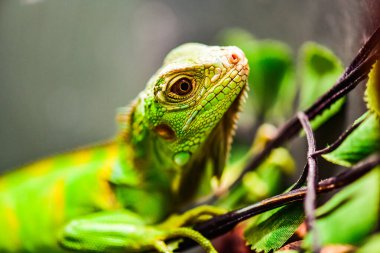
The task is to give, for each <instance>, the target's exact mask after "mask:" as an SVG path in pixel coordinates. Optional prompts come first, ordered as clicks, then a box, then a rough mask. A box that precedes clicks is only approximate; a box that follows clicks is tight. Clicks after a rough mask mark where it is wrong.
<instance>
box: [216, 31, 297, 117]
mask: <svg viewBox="0 0 380 253" xmlns="http://www.w3.org/2000/svg"><path fill="white" fill-rule="evenodd" d="M219 37H220V40H221V43H222V44H224V45H235V46H238V47H240V48H241V49H242V50H243V51H244V53H245V55H246V57H247V58H248V63H249V67H250V69H251V74H250V75H249V80H248V81H249V84H250V86H251V90H252V91H253V92H252V93H251V94H250V95H249V97H248V103H247V104H253V106H252V107H248V108H247V109H248V110H249V109H251V110H252V109H253V110H254V113H255V114H256V115H257V116H259V117H262V118H265V119H267V120H268V119H269V120H270V121H272V122H273V121H275V122H279V121H280V120H282V119H285V117H287V116H288V115H290V113H291V112H292V109H293V108H292V105H293V100H294V97H295V93H296V86H295V73H294V63H293V57H292V51H291V49H290V47H289V46H288V45H286V44H285V43H282V42H279V41H275V40H255V39H254V36H252V35H251V34H250V33H249V32H247V31H244V30H242V29H228V30H225V31H224V32H223V33H222V35H221V36H219ZM251 114H252V113H251Z"/></svg>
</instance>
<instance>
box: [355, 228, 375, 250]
mask: <svg viewBox="0 0 380 253" xmlns="http://www.w3.org/2000/svg"><path fill="white" fill-rule="evenodd" d="M370 252H371V253H376V252H380V233H378V234H375V235H373V236H371V237H370V238H369V240H368V241H367V242H366V243H365V244H364V245H363V246H361V247H360V248H359V249H358V251H356V253H370Z"/></svg>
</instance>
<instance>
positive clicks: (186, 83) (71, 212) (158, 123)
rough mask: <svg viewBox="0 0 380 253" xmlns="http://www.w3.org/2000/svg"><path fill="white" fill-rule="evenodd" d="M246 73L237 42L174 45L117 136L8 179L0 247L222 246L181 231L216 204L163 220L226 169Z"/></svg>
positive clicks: (1, 189)
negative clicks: (181, 241) (184, 242)
mask: <svg viewBox="0 0 380 253" xmlns="http://www.w3.org/2000/svg"><path fill="white" fill-rule="evenodd" d="M247 75H248V65H247V60H246V58H245V56H244V54H243V53H242V52H241V50H239V49H238V48H236V47H216V46H215V47H208V46H204V45H201V44H185V45H183V46H181V47H178V48H177V49H174V50H173V51H172V52H171V53H170V54H169V55H168V56H167V57H166V59H165V61H164V64H163V66H162V68H160V69H159V70H158V72H157V73H156V74H155V75H154V76H153V77H152V78H151V79H150V81H149V82H148V85H147V87H146V89H145V90H144V91H143V92H142V93H141V94H140V95H139V96H138V97H137V99H136V100H135V101H134V102H133V103H132V104H131V106H130V107H128V108H127V109H122V110H120V112H119V114H118V121H119V124H120V133H119V135H118V137H117V138H116V139H115V140H114V141H111V142H108V143H104V144H101V145H95V146H91V147H88V148H83V149H80V150H77V151H73V152H69V153H66V154H62V155H57V156H53V157H51V158H48V159H45V160H42V161H39V162H36V163H33V164H31V165H28V166H25V167H23V168H21V169H20V170H17V171H15V172H12V173H9V174H6V175H4V176H3V177H1V178H0V215H1V217H0V228H1V230H2V233H1V234H0V251H1V252H21V251H28V252H41V251H42V250H48V251H49V252H54V251H63V248H65V249H71V250H82V251H98V252H103V251H106V252H114V251H115V252H139V251H143V250H145V249H153V248H154V249H156V250H157V251H160V252H170V249H169V247H168V246H167V245H166V244H165V243H164V242H163V241H164V240H166V239H168V238H172V237H176V236H188V237H190V238H192V239H195V240H197V242H198V243H199V244H201V245H202V246H203V247H204V248H205V249H207V250H208V251H209V252H213V248H212V246H211V245H210V244H209V242H208V241H207V240H205V239H204V238H202V237H201V236H200V235H199V234H197V233H196V232H195V231H192V230H190V229H187V228H180V226H182V225H191V224H188V223H189V222H190V220H194V219H196V217H197V216H199V215H201V214H202V213H206V214H207V213H212V212H213V210H211V209H207V208H206V209H204V210H201V209H199V210H198V211H197V210H191V211H189V213H188V214H187V215H186V213H185V214H184V215H183V216H182V217H181V218H178V217H177V219H171V220H170V222H166V223H162V224H159V223H160V222H162V221H163V220H164V219H165V218H167V217H168V216H169V215H170V214H172V213H175V212H177V211H178V210H179V208H181V207H183V206H184V205H185V204H186V203H188V202H189V201H191V200H192V199H194V197H195V196H196V195H197V194H198V193H199V191H200V189H201V181H202V177H203V176H204V175H205V173H206V171H207V170H208V171H212V175H216V176H220V174H221V169H223V167H224V165H225V160H226V157H227V156H228V151H229V147H230V142H231V137H232V134H233V131H234V127H235V119H236V113H237V111H238V109H239V105H240V103H241V101H242V98H243V95H244V93H245V90H246V88H247V84H246V80H247ZM157 224H159V225H157ZM60 246H62V247H60Z"/></svg>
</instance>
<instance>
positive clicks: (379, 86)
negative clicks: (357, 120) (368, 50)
mask: <svg viewBox="0 0 380 253" xmlns="http://www.w3.org/2000/svg"><path fill="white" fill-rule="evenodd" d="M365 98H366V101H367V107H368V109H369V110H370V111H372V112H374V113H375V114H376V115H377V116H378V117H380V63H379V61H377V62H376V63H375V64H374V67H373V69H372V70H371V72H370V73H369V79H368V82H367V89H366V92H365Z"/></svg>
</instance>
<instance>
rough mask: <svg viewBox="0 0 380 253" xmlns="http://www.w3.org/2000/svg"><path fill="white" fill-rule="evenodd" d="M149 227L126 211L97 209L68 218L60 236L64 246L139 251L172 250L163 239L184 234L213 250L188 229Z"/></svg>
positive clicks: (94, 249)
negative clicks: (83, 214) (90, 212)
mask: <svg viewBox="0 0 380 253" xmlns="http://www.w3.org/2000/svg"><path fill="white" fill-rule="evenodd" d="M173 225H174V226H173V227H172V226H169V224H167V226H165V227H163V226H150V225H146V224H144V222H143V219H142V218H140V217H139V216H138V215H136V214H134V213H132V212H128V211H118V212H100V213H96V214H92V215H89V216H86V217H83V218H80V219H76V220H73V221H71V222H70V223H69V224H68V225H67V226H66V227H65V228H64V231H63V233H62V234H61V237H60V239H59V244H60V245H61V246H62V247H63V248H66V249H69V250H76V251H86V252H88V251H92V252H142V251H145V250H153V249H155V250H156V251H158V252H161V253H163V252H165V253H169V252H172V249H171V247H170V246H168V245H166V244H165V242H164V241H165V240H168V239H174V238H176V237H187V238H190V239H192V240H194V241H196V242H197V243H198V244H199V245H200V246H201V247H203V248H204V249H205V251H206V252H207V253H216V250H215V249H214V247H213V246H212V244H211V242H210V241H209V240H208V239H206V238H205V237H203V236H202V235H201V234H200V233H199V232H197V231H195V230H192V229H191V228H184V227H176V226H175V224H174V223H173Z"/></svg>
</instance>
